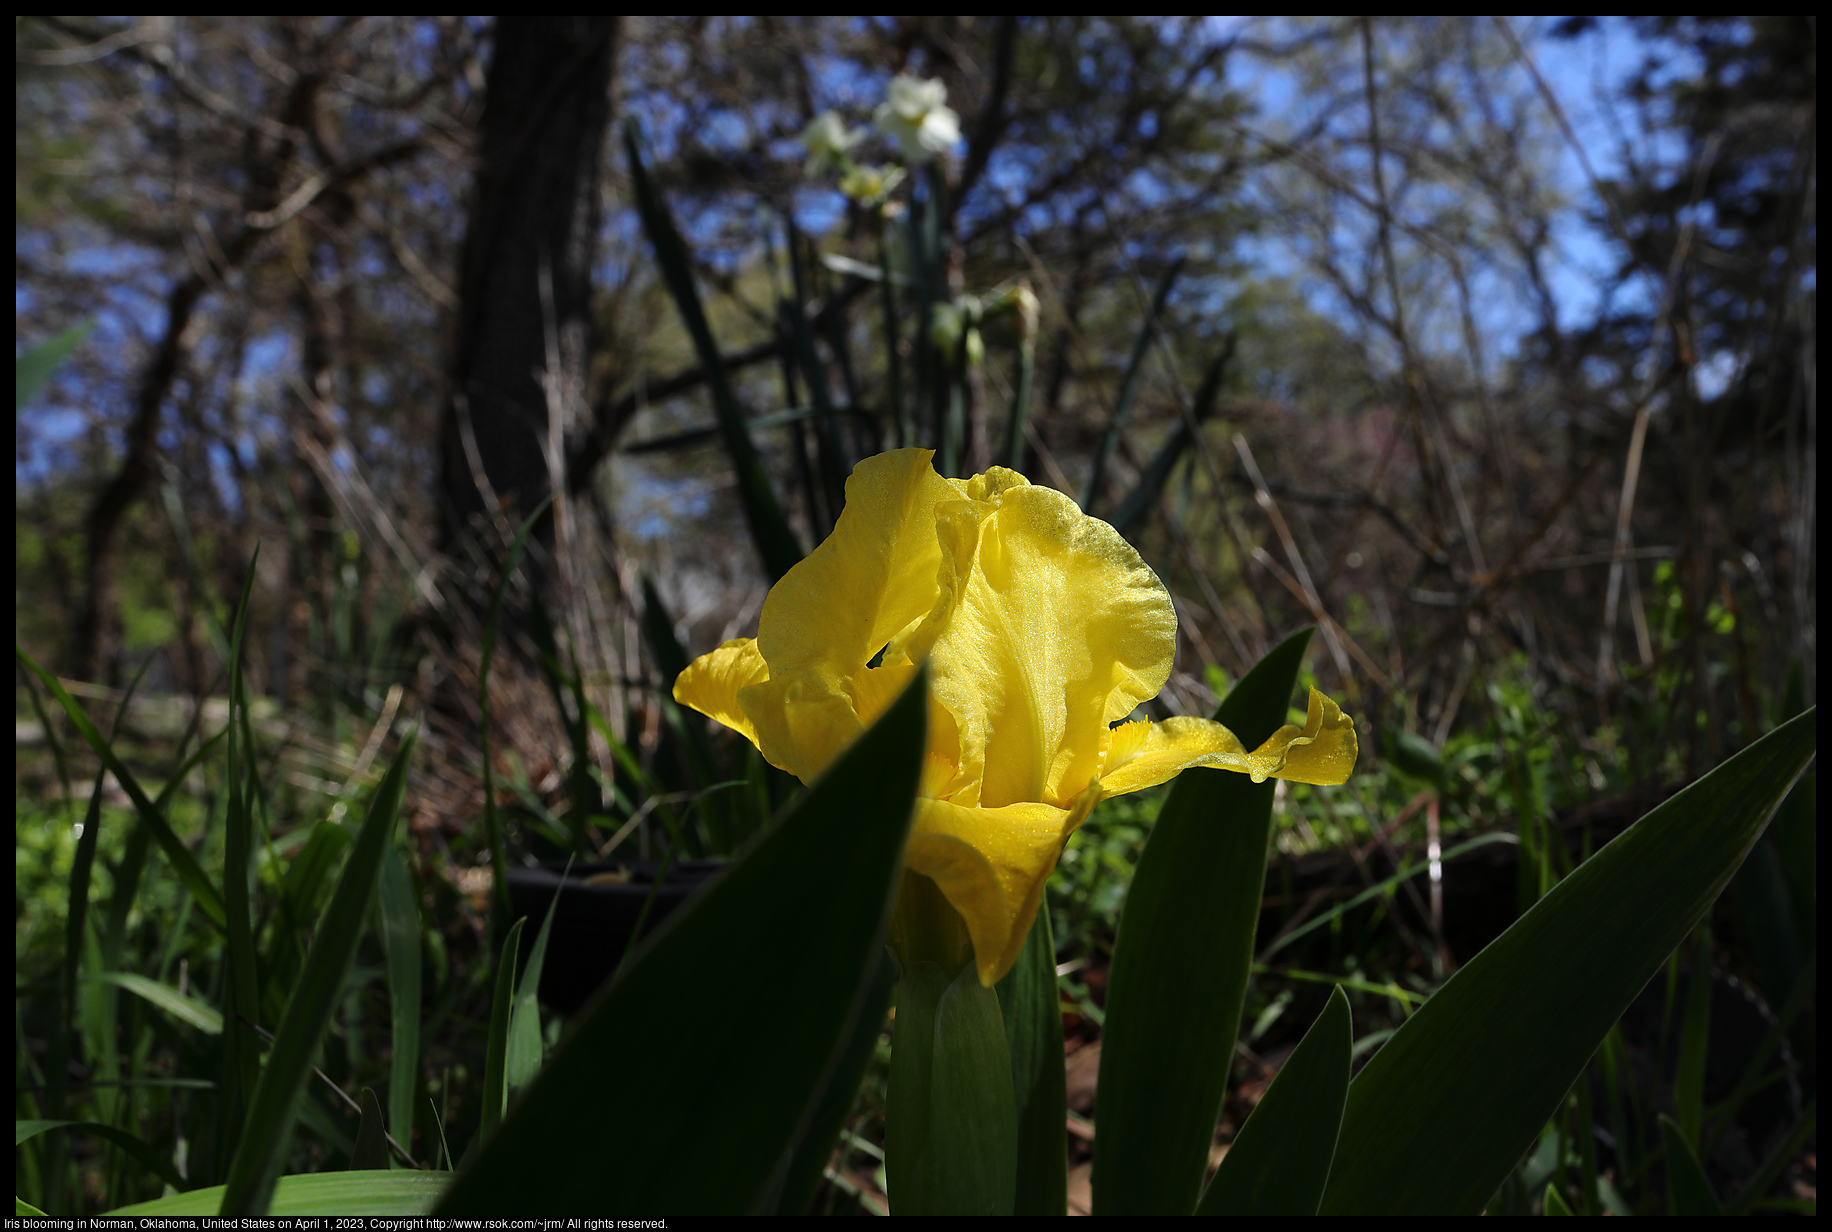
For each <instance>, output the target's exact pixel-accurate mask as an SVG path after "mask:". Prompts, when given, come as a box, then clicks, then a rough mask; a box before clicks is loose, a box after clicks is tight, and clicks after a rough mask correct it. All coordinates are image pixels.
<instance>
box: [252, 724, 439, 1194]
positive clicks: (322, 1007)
mask: <svg viewBox="0 0 1832 1232" xmlns="http://www.w3.org/2000/svg"><path fill="white" fill-rule="evenodd" d="M413 749H414V737H413V736H412V735H409V736H408V737H407V738H406V739H405V740H403V741H402V742H401V749H400V752H398V753H397V754H396V755H395V759H394V764H393V765H391V766H390V767H389V768H388V773H387V774H386V775H385V776H384V777H383V778H382V781H381V784H380V785H379V786H377V787H376V789H375V795H374V797H373V798H372V799H371V800H370V803H369V813H368V816H366V817H365V818H364V819H363V825H362V829H361V831H359V832H358V834H357V837H356V842H355V844H354V845H353V846H352V847H351V849H350V855H349V858H348V859H347V860H345V861H344V867H343V872H342V873H341V874H339V876H338V878H337V889H336V891H335V892H334V893H333V894H332V895H331V902H330V905H329V906H327V907H326V908H325V912H324V915H323V917H322V918H320V919H319V921H318V930H317V933H316V934H315V935H314V936H313V937H312V947H311V949H310V950H308V951H307V952H306V956H305V967H304V968H303V969H302V970H301V971H300V973H299V982H298V983H297V984H295V985H294V986H293V990H292V995H291V996H290V997H288V998H287V1002H286V1012H285V1014H284V1015H282V1016H281V1019H280V1027H279V1030H278V1031H276V1032H275V1033H274V1043H273V1050H272V1052H271V1053H270V1054H269V1055H268V1060H267V1065H266V1066H265V1067H264V1068H263V1069H262V1070H261V1078H260V1081H259V1082H258V1083H257V1084H256V1085H255V1089H254V1098H253V1099H252V1100H251V1101H250V1103H249V1108H248V1122H247V1129H246V1132H245V1133H244V1134H243V1136H242V1139H241V1142H240V1144H239V1145H238V1146H237V1148H236V1152H235V1159H234V1160H233V1161H232V1162H231V1164H230V1165H229V1176H228V1179H227V1181H226V1182H225V1184H224V1186H223V1203H222V1213H223V1214H224V1215H261V1214H265V1213H266V1212H267V1210H268V1202H269V1199H270V1198H272V1196H273V1192H274V1181H275V1179H276V1178H277V1177H278V1175H279V1172H280V1165H281V1162H282V1161H283V1160H285V1158H286V1148H287V1145H288V1144H289V1143H290V1142H291V1140H292V1134H293V1122H294V1121H295V1120H296V1119H297V1117H298V1110H299V1100H300V1098H301V1096H302V1095H303V1093H304V1091H305V1083H306V1079H307V1078H308V1077H310V1075H311V1072H312V1055H313V1053H315V1052H316V1051H317V1049H318V1044H319V1042H320V1041H321V1040H322V1039H323V1038H324V1032H325V1028H326V1027H327V1026H328V1025H329V1024H330V1021H331V1012H332V1010H333V1009H334V1008H335V1007H336V1006H337V1005H338V1004H339V1003H340V1001H341V1000H342V992H343V986H344V981H345V980H346V979H348V978H349V974H350V966H351V964H352V963H353V962H354V961H355V959H356V943H357V940H358V939H359V938H360V937H361V935H362V930H363V922H364V919H365V917H366V915H367V911H366V908H367V906H368V903H369V897H370V895H372V894H374V893H375V880H376V876H377V874H378V872H379V871H380V869H381V864H382V853H383V852H385V851H387V850H388V845H389V836H390V835H392V834H393V833H394V823H395V820H396V819H397V818H398V817H399V816H400V812H401V797H402V795H403V793H404V792H405V789H406V786H407V766H408V763H409V762H410V761H411V760H412V759H413Z"/></svg>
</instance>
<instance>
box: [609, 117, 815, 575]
mask: <svg viewBox="0 0 1832 1232" xmlns="http://www.w3.org/2000/svg"><path fill="white" fill-rule="evenodd" d="M623 144H624V151H625V153H626V154H628V156H629V161H630V186H631V189H632V190H633V192H634V195H635V197H636V209H637V212H638V213H639V214H640V215H641V216H642V223H643V229H644V230H645V231H647V232H648V234H649V242H650V244H652V245H654V247H655V260H656V263H657V264H659V265H660V266H661V267H662V280H663V282H665V283H666V284H667V286H668V294H669V295H670V296H672V297H673V299H674V306H675V308H676V309H678V310H679V311H680V314H681V321H682V323H683V324H685V325H686V327H687V334H688V336H689V337H690V338H692V339H693V347H694V350H695V352H696V353H697V354H698V355H699V359H700V368H701V370H702V371H703V372H705V373H706V387H707V390H708V391H709V392H710V393H711V394H712V407H713V411H714V413H715V414H717V415H718V417H719V427H720V429H721V430H722V431H723V432H724V434H725V448H726V451H727V452H728V453H729V454H730V455H731V460H732V471H733V473H734V474H735V475H736V477H737V480H738V495H739V499H740V500H741V501H742V503H743V505H744V516H745V521H746V522H747V523H748V524H749V525H750V530H751V539H752V541H753V542H754V543H755V544H756V547H757V555H758V557H759V558H760V559H761V560H762V562H763V568H764V572H766V573H768V574H769V575H770V579H771V580H772V581H774V580H776V579H777V578H780V577H781V576H782V575H783V574H785V573H787V572H788V571H789V570H790V569H792V568H793V567H794V566H795V564H796V562H797V561H799V560H801V558H802V551H801V545H800V544H798V543H797V542H796V541H795V532H794V531H793V530H792V529H791V528H790V526H789V522H788V519H787V518H785V517H784V516H783V512H782V507H781V506H780V505H778V504H777V503H776V493H775V491H774V490H772V489H771V487H770V478H769V475H768V474H767V473H766V472H765V471H764V469H763V459H762V458H760V457H759V456H758V454H757V446H756V445H754V444H753V443H752V442H751V435H750V429H749V428H748V427H746V425H745V422H744V416H743V414H742V413H741V412H740V411H739V409H738V399H737V397H736V396H735V395H734V394H733V393H732V388H731V381H730V380H729V379H728V377H727V376H726V373H725V361H724V360H723V359H722V358H721V357H720V355H719V348H718V345H717V344H716V343H715V342H714V341H713V338H712V327H711V326H710V325H708V324H707V323H706V311H705V309H704V308H702V307H701V306H700V293H699V291H698V290H696V289H695V288H694V285H693V263H692V261H691V259H690V258H689V257H688V253H687V242H686V241H685V240H684V239H682V238H681V233H680V230H679V229H678V228H677V227H676V226H675V225H674V218H673V216H672V215H671V214H670V213H669V211H668V205H667V202H665V201H663V200H662V196H661V193H660V192H658V191H657V190H656V187H655V182H654V181H653V180H651V179H650V178H649V169H648V167H646V166H645V165H644V164H643V160H642V151H641V149H640V148H639V147H638V144H637V130H636V125H635V122H634V121H631V122H630V123H629V124H627V125H626V126H625V128H624V134H623Z"/></svg>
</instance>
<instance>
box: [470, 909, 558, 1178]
mask: <svg viewBox="0 0 1832 1232" xmlns="http://www.w3.org/2000/svg"><path fill="white" fill-rule="evenodd" d="M555 897H558V896H557V895H556V896H555ZM527 922H528V921H527V918H526V917H523V918H522V919H519V920H517V921H516V922H515V923H513V924H511V925H510V926H509V935H508V936H507V937H505V938H503V947H502V952H501V954H500V955H499V956H498V958H497V960H496V993H495V995H494V996H492V997H491V998H490V1036H489V1042H488V1043H487V1044H486V1045H485V1049H484V1054H483V1128H482V1129H481V1130H479V1131H478V1135H477V1137H478V1141H479V1142H488V1141H489V1140H490V1136H491V1135H492V1134H494V1133H495V1132H496V1127H497V1126H498V1125H500V1124H502V1119H503V1107H504V1105H506V1104H507V1103H508V1102H509V1083H508V1080H507V1072H508V1064H507V1063H508V1058H509V1023H510V1019H511V1016H512V1015H513V1014H514V1012H515V963H516V960H517V959H518V958H520V957H521V948H522V925H524V924H526V923H527Z"/></svg>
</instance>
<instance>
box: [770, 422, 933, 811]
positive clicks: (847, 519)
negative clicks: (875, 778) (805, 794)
mask: <svg viewBox="0 0 1832 1232" xmlns="http://www.w3.org/2000/svg"><path fill="white" fill-rule="evenodd" d="M929 457H930V454H929V451H927V450H919V449H900V450H897V451H896V452H894V453H887V454H879V455H878V456H876V457H872V458H867V459H865V461H863V462H861V463H859V464H858V466H856V467H854V468H853V472H852V476H851V478H849V479H848V480H847V481H846V506H845V508H844V510H842V511H841V513H840V518H839V521H838V522H837V523H836V524H835V526H834V528H833V534H831V535H830V536H828V538H827V540H826V542H824V543H822V544H821V545H820V546H819V547H818V548H816V549H814V551H813V552H812V553H810V554H809V555H808V557H807V558H806V559H804V560H803V561H802V562H801V563H799V564H797V565H796V566H795V567H794V568H793V569H791V570H789V572H788V573H787V574H785V575H784V576H783V577H782V579H781V580H780V581H778V582H777V583H776V585H775V586H773V587H771V588H770V593H769V595H768V597H767V598H765V599H764V602H763V613H762V615H761V617H760V618H759V619H758V623H757V647H758V650H759V651H760V652H761V653H762V655H763V657H764V658H765V659H766V660H767V661H768V662H769V665H770V668H769V677H768V679H766V680H764V681H762V682H760V683H756V684H753V685H752V686H751V687H750V688H749V689H747V690H746V691H745V693H744V696H743V697H742V698H741V699H740V703H741V705H742V707H743V710H744V713H745V714H746V715H747V716H748V717H749V718H750V721H751V723H752V724H753V726H754V727H755V729H756V732H757V736H758V740H757V745H758V747H759V748H760V749H762V750H763V754H764V756H765V757H767V758H768V759H769V760H770V761H771V763H772V764H774V765H777V766H781V767H783V768H784V769H787V770H789V771H791V772H792V773H794V774H796V775H798V776H799V777H801V778H802V779H803V780H807V779H811V778H813V777H814V776H815V775H817V774H819V773H820V772H821V771H822V770H824V769H826V767H827V764H828V763H829V762H831V761H832V760H833V758H834V757H836V756H838V755H839V753H840V751H841V750H842V749H844V748H845V747H846V745H847V744H849V743H851V740H852V739H853V738H854V737H856V736H857V735H858V734H859V733H860V732H862V731H864V730H865V727H866V726H867V725H868V724H870V723H871V722H872V720H874V719H876V718H877V717H878V714H880V713H882V710H883V707H884V706H886V705H888V704H889V703H890V700H891V698H893V697H895V696H896V691H895V690H894V689H890V688H886V687H883V686H882V685H881V684H880V682H878V681H876V680H872V681H869V682H868V681H867V676H868V673H871V674H875V673H876V672H877V671H879V670H881V669H878V668H871V669H868V668H867V667H866V664H867V663H869V662H871V661H872V659H873V658H874V657H875V656H876V655H877V653H878V651H879V650H881V649H883V648H884V645H885V643H887V642H889V641H890V640H891V638H892V637H893V636H895V635H896V634H897V633H899V632H900V631H902V630H903V629H904V628H905V627H906V626H907V625H909V624H910V623H911V622H912V621H915V620H918V619H920V618H921V617H922V616H923V615H924V614H926V613H927V612H928V611H929V610H930V608H931V606H932V605H933V600H934V596H935V573H936V568H937V565H938V564H939V562H940V559H941V549H940V547H939V545H938V544H937V543H936V541H935V506H936V505H937V504H938V503H940V502H942V501H949V500H955V499H958V496H959V493H958V492H957V490H956V488H955V486H954V485H953V484H951V483H949V482H948V481H947V480H945V479H943V478H941V476H939V475H937V474H936V473H935V471H934V469H933V468H932V467H931V466H930V465H929ZM905 679H906V680H907V676H906V677H905ZM855 685H857V686H859V687H856V688H855V687H854V686H855ZM804 707H805V708H808V709H809V710H810V711H811V712H812V713H811V714H810V715H809V716H807V721H805V722H803V721H796V720H794V719H792V717H791V715H790V713H789V711H790V710H791V708H804ZM804 742H806V743H804Z"/></svg>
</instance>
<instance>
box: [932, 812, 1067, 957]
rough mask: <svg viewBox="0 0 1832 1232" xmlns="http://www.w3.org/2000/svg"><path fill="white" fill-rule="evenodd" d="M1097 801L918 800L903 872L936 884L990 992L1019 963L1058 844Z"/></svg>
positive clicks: (1058, 849)
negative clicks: (973, 804) (962, 924)
mask: <svg viewBox="0 0 1832 1232" xmlns="http://www.w3.org/2000/svg"><path fill="white" fill-rule="evenodd" d="M1099 798H1100V792H1099V789H1098V788H1090V789H1089V790H1088V791H1087V792H1085V793H1084V794H1083V796H1082V798H1081V799H1079V800H1077V801H1075V805H1074V807H1073V808H1069V809H1059V808H1053V807H1051V806H1050V805H1047V804H1009V805H1006V806H1005V807H1004V808H996V809H981V808H962V807H961V806H959V805H956V804H949V803H948V802H946V801H944V800H918V801H917V802H916V806H917V808H916V820H915V823H914V826H913V828H912V830H911V833H910V841H909V846H908V847H907V848H906V849H905V852H904V867H906V868H908V869H909V870H910V871H911V872H913V873H921V874H922V875H923V876H925V877H928V878H929V879H930V880H932V881H934V882H935V884H936V885H937V886H939V887H940V888H941V892H942V894H943V895H945V896H946V897H947V900H948V902H949V904H950V905H952V906H953V908H954V909H955V910H956V911H958V912H959V913H960V915H961V918H962V919H964V920H965V921H966V922H967V933H968V935H969V936H970V937H972V939H973V954H974V962H975V964H976V965H977V966H978V969H979V976H980V983H982V984H984V985H986V986H987V987H991V986H992V985H993V984H995V983H997V982H998V981H999V979H1000V978H1001V977H1002V976H1004V974H1005V973H1006V972H1007V971H1010V970H1011V968H1012V965H1013V964H1014V963H1016V962H1017V961H1018V954H1019V952H1020V951H1021V950H1022V949H1023V948H1024V936H1025V934H1026V933H1028V932H1029V931H1030V926H1031V921H1032V920H1034V919H1035V918H1036V915H1037V906H1038V904H1039V903H1041V902H1042V901H1043V884H1044V882H1045V881H1046V880H1047V879H1048V877H1049V874H1050V870H1051V869H1052V868H1054V867H1056V858H1057V857H1058V856H1060V855H1061V854H1062V845H1063V844H1064V843H1066V842H1068V839H1069V835H1071V834H1073V833H1074V832H1075V828H1076V827H1077V826H1079V825H1080V824H1081V823H1082V822H1083V821H1084V820H1086V818H1087V816H1088V813H1089V811H1090V810H1092V809H1093V807H1094V805H1095V803H1096V801H1097V800H1098V799H1099Z"/></svg>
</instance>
